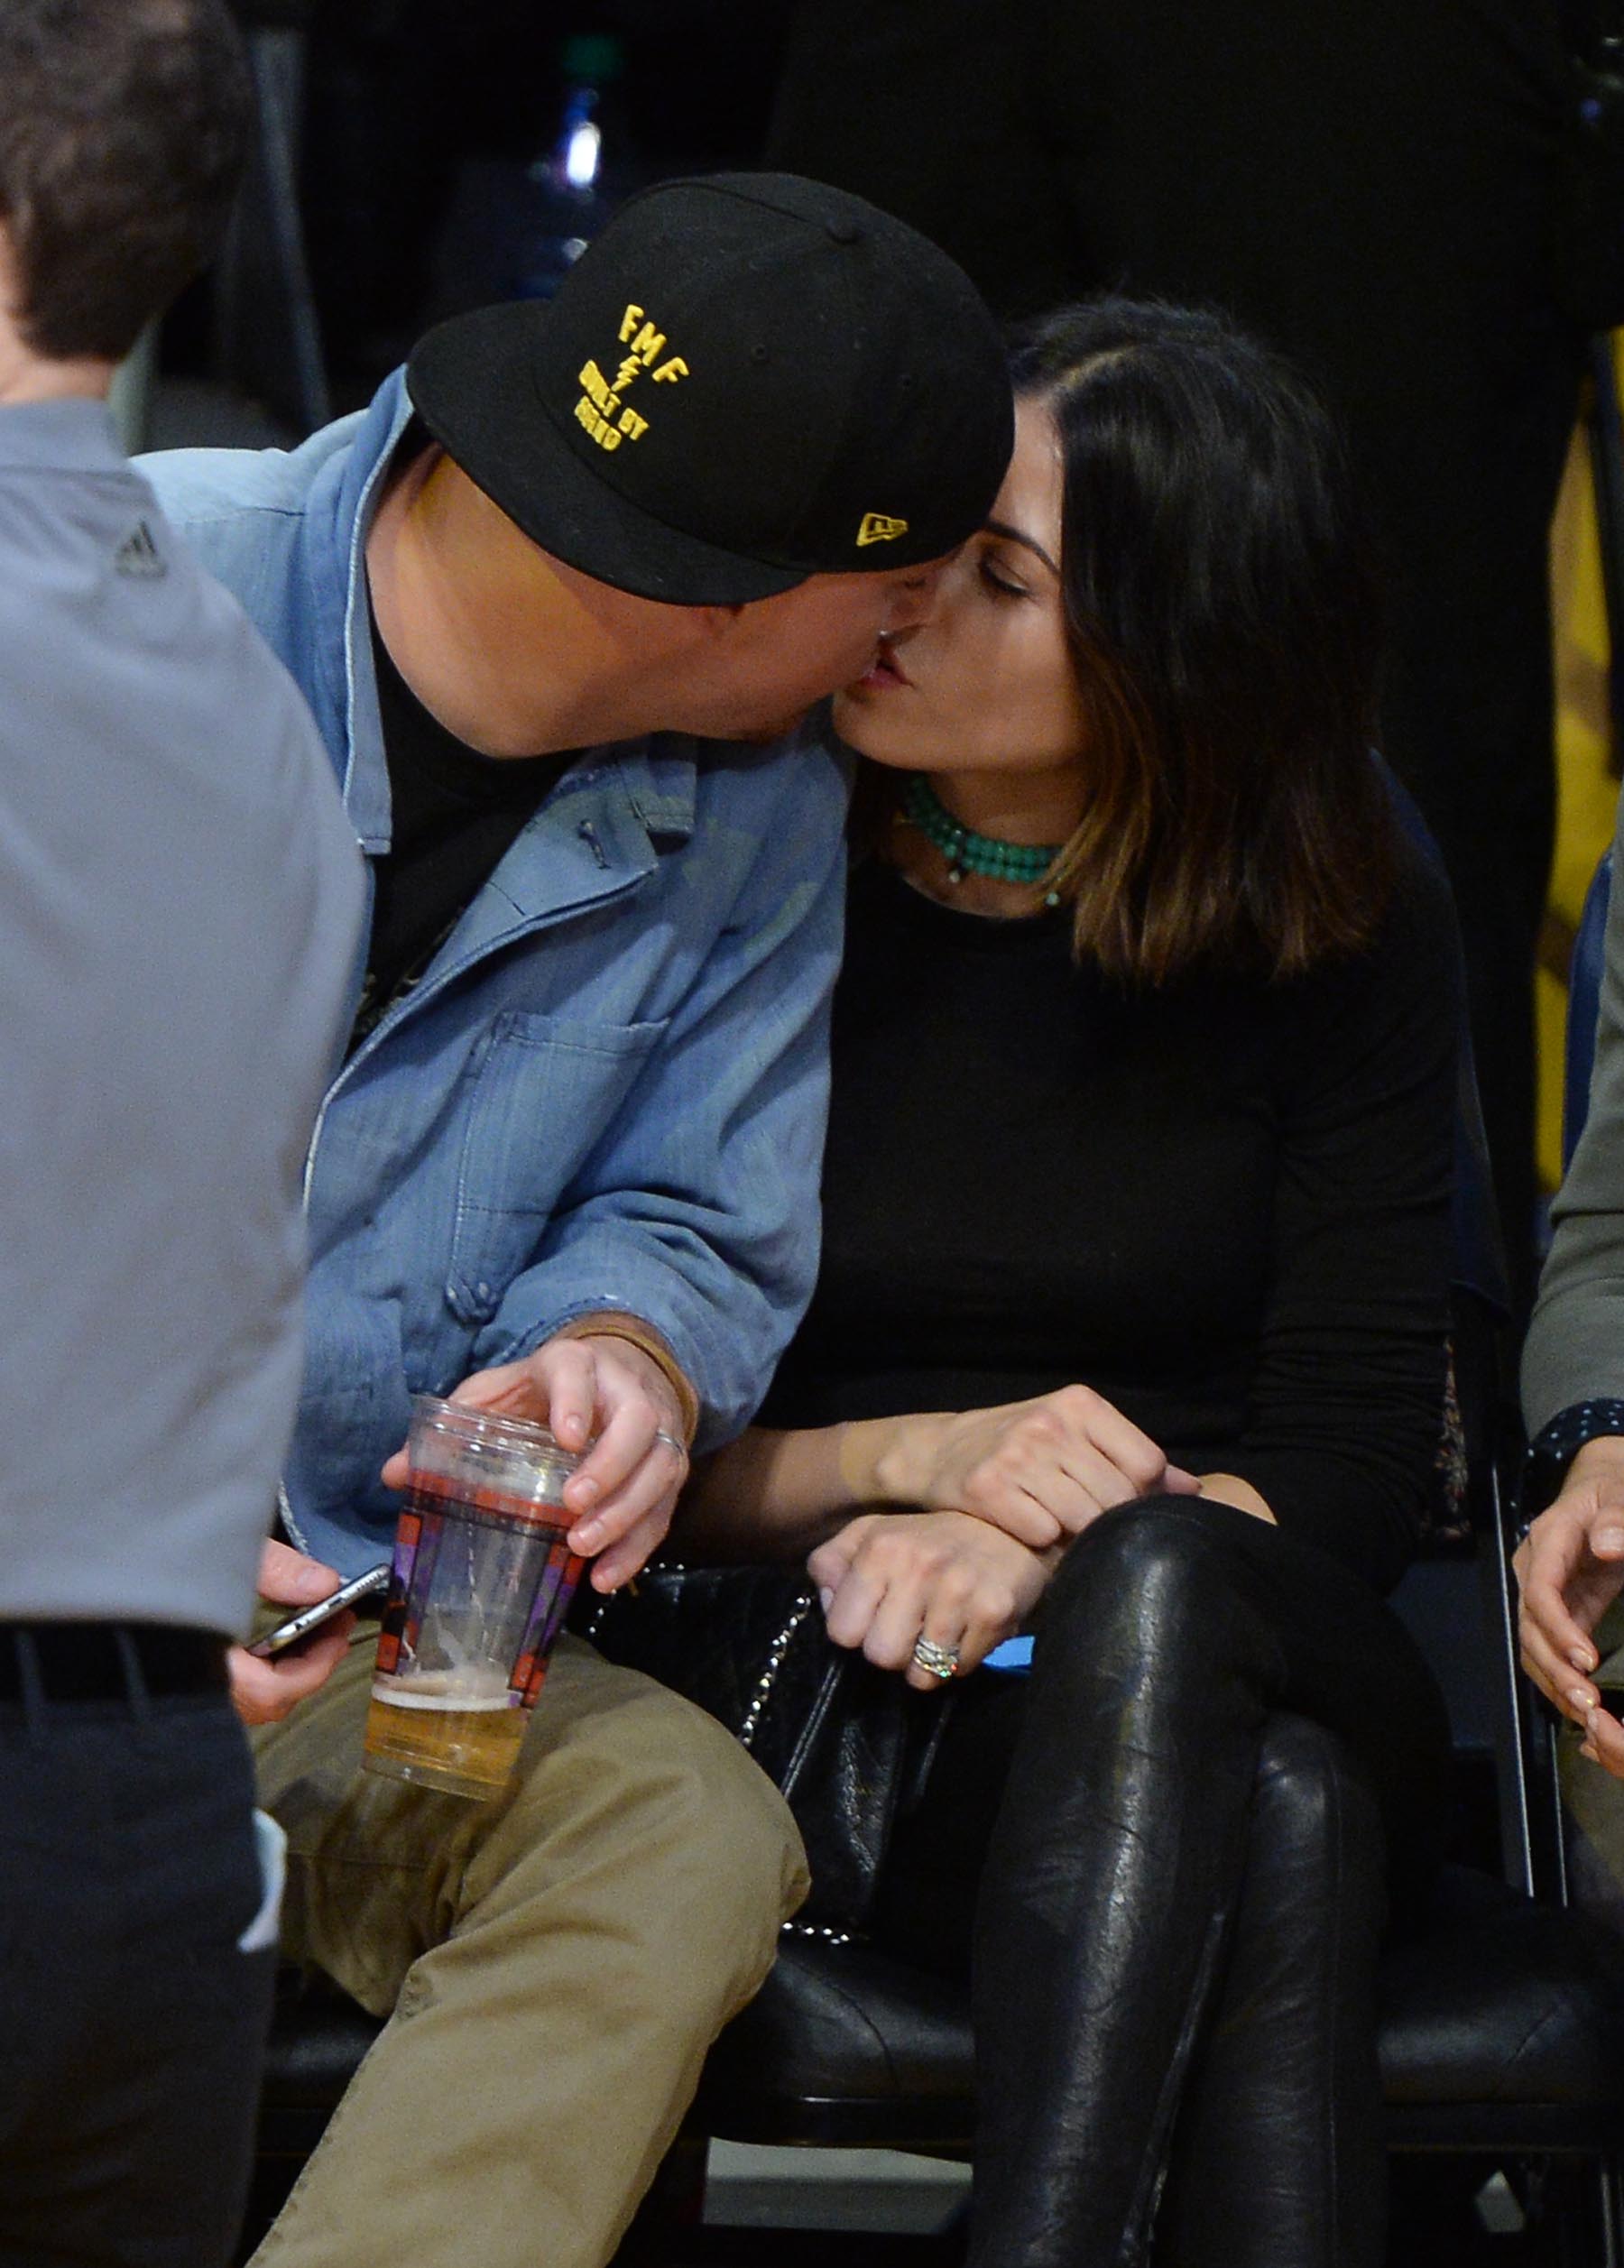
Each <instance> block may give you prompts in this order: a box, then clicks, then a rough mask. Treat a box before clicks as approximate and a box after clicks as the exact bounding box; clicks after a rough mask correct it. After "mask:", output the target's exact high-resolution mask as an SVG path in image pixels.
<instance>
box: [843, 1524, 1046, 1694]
mask: <svg viewBox="0 0 1624 2268" xmlns="http://www.w3.org/2000/svg"><path fill="white" fill-rule="evenodd" d="M1056 1557H1057V1554H1051V1553H1046V1554H1041V1555H1040V1554H1039V1553H1037V1552H1030V1551H1029V1550H1028V1549H1027V1547H1026V1545H1025V1544H1018V1543H1016V1542H1015V1540H1014V1538H1013V1537H1012V1536H1010V1535H1005V1534H1004V1532H1003V1530H1002V1529H1001V1528H999V1527H995V1526H992V1523H991V1522H990V1521H987V1520H978V1519H976V1518H974V1517H973V1516H972V1515H971V1514H969V1513H965V1512H868V1513H864V1514H863V1515H862V1516H861V1517H859V1518H857V1519H855V1520H848V1521H847V1523H846V1525H845V1526H844V1527H843V1528H842V1529H841V1531H840V1533H839V1535H832V1536H831V1537H830V1538H829V1541H828V1542H827V1543H826V1544H819V1545H818V1547H817V1550H816V1551H815V1552H814V1553H812V1555H811V1557H810V1558H809V1559H808V1560H807V1573H808V1574H809V1575H810V1576H811V1578H812V1580H813V1581H814V1582H815V1583H816V1584H817V1586H818V1589H819V1590H820V1592H821V1593H822V1595H823V1601H824V1620H825V1623H826V1626H827V1628H828V1633H829V1636H831V1637H832V1638H833V1639H834V1641H835V1645H836V1646H861V1647H862V1649H863V1653H864V1654H865V1655H867V1656H868V1658H869V1660H870V1661H871V1662H876V1663H878V1664H879V1665H880V1667H881V1669H887V1670H901V1671H904V1672H905V1673H906V1674H907V1677H908V1682H909V1684H910V1685H915V1686H918V1688H919V1690H920V1691H921V1692H935V1691H937V1688H938V1687H939V1686H940V1685H941V1684H942V1683H943V1682H944V1681H943V1680H941V1679H939V1678H937V1677H936V1676H935V1675H933V1673H931V1672H930V1671H928V1670H922V1669H921V1668H920V1667H919V1665H918V1663H917V1662H916V1661H915V1660H914V1658H913V1650H914V1646H915V1645H916V1643H917V1642H918V1640H919V1639H920V1638H922V1637H924V1638H928V1639H930V1640H931V1641H932V1642H933V1643H934V1644H935V1645H937V1646H949V1647H954V1648H956V1650H957V1653H958V1657H959V1668H960V1671H961V1673H963V1672H966V1671H969V1670H973V1669H974V1668H975V1667H976V1666H977V1664H979V1663H980V1662H981V1661H982V1660H983V1657H984V1656H985V1655H988V1654H990V1653H991V1652H992V1648H993V1647H994V1646H998V1645H1000V1644H1001V1642H1002V1640H1003V1639H1005V1638H1007V1637H1010V1636H1012V1635H1013V1634H1014V1632H1015V1631H1016V1630H1018V1629H1019V1628H1020V1624H1021V1623H1022V1621H1023V1620H1024V1619H1025V1618H1026V1617H1027V1616H1028V1615H1029V1613H1030V1612H1031V1610H1032V1608H1033V1607H1034V1606H1035V1605H1036V1604H1037V1601H1038V1598H1039V1597H1040V1596H1041V1594H1042V1591H1043V1588H1044V1585H1045V1584H1046V1583H1047V1581H1048V1579H1049V1574H1050V1572H1051V1569H1052V1566H1053V1563H1054V1560H1055V1558H1056Z"/></svg>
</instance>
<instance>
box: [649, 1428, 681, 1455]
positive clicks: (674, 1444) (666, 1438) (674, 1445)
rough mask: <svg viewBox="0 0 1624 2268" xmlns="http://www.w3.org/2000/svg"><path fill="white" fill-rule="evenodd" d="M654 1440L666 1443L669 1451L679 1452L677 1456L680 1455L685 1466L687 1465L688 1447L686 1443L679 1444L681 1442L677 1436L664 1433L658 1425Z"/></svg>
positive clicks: (655, 1429)
mask: <svg viewBox="0 0 1624 2268" xmlns="http://www.w3.org/2000/svg"><path fill="white" fill-rule="evenodd" d="M654 1438H655V1440H656V1441H662V1442H664V1443H665V1445H666V1447H667V1448H668V1449H674V1450H675V1451H676V1452H677V1454H678V1456H679V1457H680V1458H681V1460H682V1461H683V1463H684V1464H687V1445H686V1443H682V1442H679V1441H678V1438H677V1436H676V1434H668V1433H666V1432H665V1431H664V1430H663V1429H662V1428H661V1427H660V1426H658V1425H657V1426H656V1427H655V1428H654Z"/></svg>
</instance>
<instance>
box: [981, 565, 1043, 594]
mask: <svg viewBox="0 0 1624 2268" xmlns="http://www.w3.org/2000/svg"><path fill="white" fill-rule="evenodd" d="M981 578H982V581H983V583H984V584H985V585H986V586H987V588H988V589H989V590H991V591H994V592H996V593H997V595H999V596H1000V597H1001V598H1030V596H1031V593H1030V591H1029V590H1028V588H1027V586H1026V585H1025V584H1024V583H1018V582H1016V581H1015V580H1014V579H1013V577H1011V576H1008V575H1004V574H1001V573H1000V572H999V568H998V564H997V562H996V561H994V560H992V559H983V561H982V563H981Z"/></svg>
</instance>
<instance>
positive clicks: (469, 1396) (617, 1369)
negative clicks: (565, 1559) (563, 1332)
mask: <svg viewBox="0 0 1624 2268" xmlns="http://www.w3.org/2000/svg"><path fill="white" fill-rule="evenodd" d="M451 1399H452V1400H453V1401H454V1402H466V1403H467V1404H469V1405H470V1406H472V1407H474V1408H475V1409H483V1410H495V1411H497V1412H499V1413H500V1414H501V1415H503V1416H506V1417H529V1418H533V1419H535V1420H536V1421H537V1422H538V1423H540V1424H545V1425H548V1426H550V1428H551V1429H552V1432H553V1434H555V1435H556V1437H557V1439H558V1443H559V1445H560V1447H562V1448H565V1449H569V1450H576V1451H580V1450H584V1449H586V1446H587V1443H589V1442H590V1443H593V1447H592V1451H591V1453H590V1455H588V1456H587V1457H586V1459H585V1461H583V1463H582V1465H581V1468H580V1470H579V1471H578V1472H576V1473H573V1474H572V1475H571V1476H570V1478H569V1480H568V1481H567V1483H566V1484H565V1489H564V1503H565V1507H566V1509H567V1510H568V1511H569V1512H571V1513H573V1514H574V1515H575V1516H576V1517H575V1524H574V1526H573V1527H572V1528H571V1530H570V1538H569V1540H570V1544H571V1545H572V1546H573V1548H574V1549H575V1550H576V1551H577V1552H579V1553H582V1555H583V1556H584V1557H586V1558H592V1557H593V1556H594V1554H595V1555H596V1564H595V1567H594V1568H593V1571H592V1581H593V1585H594V1588H595V1589H596V1590H601V1591H611V1590H619V1589H620V1587H621V1585H622V1584H623V1582H626V1581H628V1580H629V1579H630V1578H631V1577H632V1576H633V1575H635V1574H636V1572H637V1571H638V1569H639V1568H640V1567H641V1565H642V1563H643V1562H644V1560H646V1559H647V1558H648V1556H649V1554H650V1553H651V1552H652V1551H654V1550H656V1549H657V1548H658V1546H659V1545H660V1543H661V1542H663V1540H664V1537H665V1533H666V1530H667V1529H668V1528H669V1526H670V1525H671V1514H672V1512H673V1510H674V1509H675V1507H676V1503H677V1492H678V1489H680V1488H681V1486H682V1483H683V1482H684V1480H687V1469H688V1460H687V1450H686V1449H684V1448H683V1446H682V1434H683V1422H682V1411H681V1408H680V1406H679V1405H678V1399H677V1393H676V1389H675V1388H673V1386H672V1384H671V1381H670V1380H669V1378H667V1376H666V1374H665V1372H664V1371H663V1370H662V1369H660V1365H659V1363H658V1362H656V1361H655V1360H653V1358H652V1356H651V1355H646V1354H645V1353H644V1352H643V1351H642V1349H641V1347H635V1346H633V1345H632V1343H631V1341H629V1340H625V1339H610V1338H604V1339H595V1338H592V1337H590V1336H583V1337H581V1338H578V1339H549V1341H548V1342H547V1344H546V1345H545V1346H543V1347H538V1348H537V1350H536V1351H535V1353H534V1354H530V1355H526V1356H525V1357H524V1359H523V1360H522V1361H519V1362H504V1363H503V1364H501V1365H500V1366H499V1368H497V1369H494V1370H476V1371H475V1374H474V1376H473V1377H472V1378H465V1379H464V1380H463V1382H462V1384H461V1385H460V1386H459V1387H458V1388H457V1390H456V1392H455V1393H454V1394H453V1395H452V1396H451ZM383 1485H384V1487H385V1488H386V1489H403V1488H404V1487H405V1486H406V1452H405V1451H404V1449H401V1450H397V1452H395V1454H394V1455H393V1456H392V1458H391V1459H390V1461H389V1462H388V1463H387V1464H386V1465H385V1466H384V1468H383Z"/></svg>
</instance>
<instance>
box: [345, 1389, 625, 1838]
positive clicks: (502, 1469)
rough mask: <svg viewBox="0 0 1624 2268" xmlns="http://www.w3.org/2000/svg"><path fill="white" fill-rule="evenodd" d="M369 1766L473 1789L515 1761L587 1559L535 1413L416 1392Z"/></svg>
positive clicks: (568, 1464) (474, 1792) (572, 1463)
mask: <svg viewBox="0 0 1624 2268" xmlns="http://www.w3.org/2000/svg"><path fill="white" fill-rule="evenodd" d="M408 1453H409V1459H410V1463H411V1473H410V1476H409V1480H408V1483H407V1498H406V1506H405V1508H404V1510H403V1511H402V1512H401V1518H400V1524H399V1526H398V1528H397V1529H396V1533H395V1550H394V1567H393V1572H392V1579H391V1582H390V1589H389V1601H388V1604H387V1606H386V1608H385V1609H384V1614H383V1630H382V1632H381V1633H380V1635H379V1638H378V1659H377V1667H376V1670H375V1673H374V1678H373V1689H372V1705H371V1708H370V1709H369V1710H368V1712H367V1720H366V1744H365V1757H364V1761H365V1764H366V1766H367V1769H368V1770H369V1771H372V1772H382V1773H384V1774H386V1775H391V1776H392V1777H394V1778H397V1779H402V1780H411V1781H417V1782H420V1783H422V1784H424V1785H426V1786H429V1787H437V1788H440V1789H443V1790H445V1791H446V1792H447V1793H450V1794H454V1795H469V1796H475V1797H481V1796H485V1795H489V1794H491V1793H493V1792H494V1791H495V1790H497V1789H499V1788H501V1787H503V1785H504V1784H506V1781H507V1779H508V1776H509V1775H510V1773H511V1772H512V1768H513V1764H514V1761H515V1759H516V1758H517V1756H518V1754H519V1745H520V1742H521V1740H522V1739H523V1738H524V1728H525V1725H526V1723H527V1722H528V1720H529V1715H530V1711H531V1710H532V1709H533V1708H534V1707H535V1704H536V1700H537V1697H538V1695H539V1694H540V1691H541V1687H542V1683H543V1682H544V1680H545V1678H546V1676H547V1665H548V1662H549V1658H550V1655H551V1652H552V1647H553V1643H554V1640H555V1639H556V1638H557V1636H558V1631H559V1628H560V1627H561V1626H562V1623H563V1620H564V1617H565V1614H566V1613H567V1610H568V1607H569V1602H570V1600H571V1598H572V1597H573V1596H574V1592H575V1588H576V1584H577V1581H578V1580H579V1578H580V1573H581V1570H582V1567H583V1566H584V1564H585V1562H584V1561H583V1560H582V1559H580V1558H579V1557H578V1556H577V1554H576V1553H574V1552H572V1551H571V1550H570V1548H569V1542H568V1522H569V1516H568V1515H567V1513H566V1511H565V1510H564V1504H563V1496H564V1483H565V1482H566V1481H567V1480H568V1478H569V1476H570V1474H571V1473H572V1472H573V1471H575V1470H576V1467H577V1464H578V1463H579V1461H580V1460H579V1459H578V1458H577V1457H575V1456H572V1455H571V1454H570V1452H568V1451H567V1450H564V1449H560V1448H559V1446H558V1443H557V1442H556V1441H555V1440H554V1439H553V1437H552V1435H551V1434H549V1432H548V1430H547V1428H546V1427H545V1426H544V1425H536V1424H530V1423H529V1422H528V1421H526V1420H524V1419H521V1418H512V1417H498V1416H494V1415H492V1414H491V1413H489V1412H488V1411H484V1410H474V1409H467V1408H465V1407H464V1406H462V1405H461V1404H460V1403H456V1402H445V1401H441V1400H439V1399H438V1397H436V1396H433V1395H429V1394H420V1395H417V1396H415V1397H413V1403H412V1420H411V1441H410V1443H409V1445H408Z"/></svg>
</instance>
